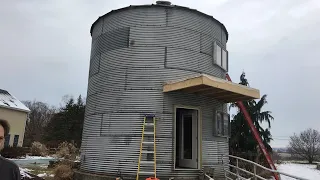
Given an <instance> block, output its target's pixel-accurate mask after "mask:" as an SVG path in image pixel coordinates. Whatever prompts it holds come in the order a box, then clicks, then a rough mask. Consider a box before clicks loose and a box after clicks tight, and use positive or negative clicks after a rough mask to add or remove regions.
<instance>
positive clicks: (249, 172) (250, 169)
mask: <svg viewBox="0 0 320 180" xmlns="http://www.w3.org/2000/svg"><path fill="white" fill-rule="evenodd" d="M224 156H228V159H229V162H223V166H224V172H225V179H228V180H233V179H237V180H248V179H253V180H258V179H259V180H270V179H271V178H272V174H273V173H276V174H278V175H279V176H280V177H283V176H286V177H290V178H292V179H299V180H307V179H305V178H301V177H297V176H294V175H290V174H287V173H284V172H281V171H277V170H272V169H269V168H266V167H264V166H262V165H260V164H258V163H255V162H253V161H250V160H247V159H243V158H240V157H237V156H233V155H222V159H225V158H224ZM280 179H281V178H280Z"/></svg>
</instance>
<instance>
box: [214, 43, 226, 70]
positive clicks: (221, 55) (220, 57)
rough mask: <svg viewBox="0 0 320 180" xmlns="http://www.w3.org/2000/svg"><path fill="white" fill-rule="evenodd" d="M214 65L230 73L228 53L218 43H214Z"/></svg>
mask: <svg viewBox="0 0 320 180" xmlns="http://www.w3.org/2000/svg"><path fill="white" fill-rule="evenodd" d="M213 46H214V48H213V50H214V58H213V59H214V63H215V64H216V65H218V66H220V67H221V68H223V69H224V70H226V71H228V51H227V50H225V49H223V48H221V46H220V45H218V44H217V43H216V42H214V45H213Z"/></svg>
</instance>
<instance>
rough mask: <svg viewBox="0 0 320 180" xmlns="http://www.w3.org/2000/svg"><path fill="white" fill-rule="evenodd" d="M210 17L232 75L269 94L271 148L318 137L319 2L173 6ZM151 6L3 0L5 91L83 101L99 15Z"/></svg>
mask: <svg viewBox="0 0 320 180" xmlns="http://www.w3.org/2000/svg"><path fill="white" fill-rule="evenodd" d="M171 2H172V3H173V4H176V5H181V6H186V7H190V8H192V9H197V10H199V11H201V12H204V13H206V14H209V15H212V16H213V17H215V18H216V19H218V20H219V21H221V22H222V23H223V24H225V26H226V28H227V30H228V32H229V41H228V44H227V46H228V51H229V61H230V64H229V67H230V75H231V77H232V78H233V81H236V82H238V81H239V75H240V74H241V72H242V70H245V72H246V74H247V78H248V80H249V82H250V85H251V86H252V87H255V88H258V89H260V92H261V95H262V94H267V95H268V98H267V100H268V105H266V108H265V110H270V111H272V115H273V116H274V117H275V120H274V121H273V122H272V128H271V132H272V135H273V136H274V139H275V140H274V141H273V142H272V145H273V146H275V147H282V146H286V145H287V140H286V139H288V137H289V136H290V135H292V134H293V133H294V132H300V131H302V130H304V129H306V128H309V127H312V128H315V129H317V130H320V121H319V120H318V119H317V115H315V114H313V113H315V112H317V108H319V105H317V104H318V102H319V100H320V97H319V96H317V93H318V92H320V82H319V81H318V80H317V77H318V76H319V75H320V71H319V68H320V60H319V59H320V51H319V49H320V34H319V27H320V1H317V0H314V1H307V0H304V1H302V0H300V1H298V0H281V1H276V0H268V1H256V0H252V1H248V0H244V1H241V2H240V1H231V0H229V1H228V0H214V1H213V0H202V1H201V0H198V1H192V0H184V1H181V0H180V1H178V0H172V1H171ZM151 3H155V1H150V0H148V1H147V0H140V1H139V0H131V1H129V0H117V1H106V0H95V1H94V2H93V1H89V0H88V1H84V0H68V1H64V0H54V1H50V2H49V1H40V0H30V1H6V2H2V4H1V6H0V24H1V28H0V39H1V41H0V64H1V65H0V72H1V74H2V76H1V81H0V88H3V89H6V90H8V91H10V92H11V93H13V94H14V95H15V96H17V98H18V99H20V100H33V99H37V100H40V101H44V102H46V103H49V104H51V105H56V106H58V105H59V103H60V102H61V98H62V96H63V95H66V94H71V95H74V96H77V95H79V94H82V95H86V92H87V81H88V70H89V57H90V48H91V47H90V46H91V36H90V27H91V24H92V23H93V22H94V21H95V20H96V19H97V18H98V17H99V16H101V15H103V14H105V13H107V12H109V11H111V10H113V9H118V8H121V7H124V6H128V5H138V4H151Z"/></svg>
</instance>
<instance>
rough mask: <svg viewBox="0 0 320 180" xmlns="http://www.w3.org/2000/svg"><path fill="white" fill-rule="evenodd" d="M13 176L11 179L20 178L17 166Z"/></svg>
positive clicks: (17, 179)
mask: <svg viewBox="0 0 320 180" xmlns="http://www.w3.org/2000/svg"><path fill="white" fill-rule="evenodd" d="M13 176H14V177H13V179H12V180H21V175H20V169H19V167H18V166H16V168H15V169H14V172H13Z"/></svg>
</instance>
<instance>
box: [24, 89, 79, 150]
mask: <svg viewBox="0 0 320 180" xmlns="http://www.w3.org/2000/svg"><path fill="white" fill-rule="evenodd" d="M63 99H64V100H63V104H62V105H61V107H60V108H57V107H53V106H50V105H48V104H46V103H44V102H41V101H36V100H33V101H23V103H24V104H25V105H26V106H27V107H28V108H29V109H30V113H29V116H28V120H27V122H26V128H25V137H24V146H27V147H30V146H31V144H32V143H33V142H41V143H43V144H46V146H48V147H56V146H57V145H58V144H60V143H62V142H65V141H67V142H72V143H74V144H75V145H76V146H77V147H80V145H81V137H82V129H83V121H84V112H85V98H82V97H81V95H79V96H78V98H77V99H74V98H73V97H70V96H64V97H63Z"/></svg>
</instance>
